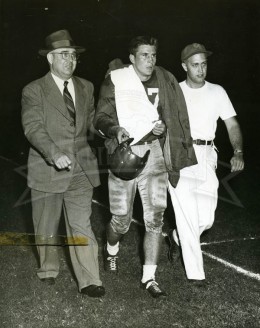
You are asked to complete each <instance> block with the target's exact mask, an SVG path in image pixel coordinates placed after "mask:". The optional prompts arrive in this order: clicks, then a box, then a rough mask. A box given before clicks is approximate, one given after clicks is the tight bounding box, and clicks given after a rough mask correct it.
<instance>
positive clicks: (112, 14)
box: [0, 0, 260, 173]
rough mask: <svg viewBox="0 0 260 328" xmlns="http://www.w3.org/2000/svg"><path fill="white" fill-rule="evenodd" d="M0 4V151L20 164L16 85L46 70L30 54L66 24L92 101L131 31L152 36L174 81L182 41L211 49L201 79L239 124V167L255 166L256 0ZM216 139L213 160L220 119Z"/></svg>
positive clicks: (124, 53) (259, 11)
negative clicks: (224, 98)
mask: <svg viewBox="0 0 260 328" xmlns="http://www.w3.org/2000/svg"><path fill="white" fill-rule="evenodd" d="M0 4H1V5H0V15H1V16H0V18H1V48H0V49H1V50H0V51H1V53H0V55H1V109H0V138H1V146H0V155H1V156H2V157H5V158H8V159H11V160H14V161H16V162H17V163H20V164H21V163H25V162H26V158H27V152H28V144H27V142H26V140H25V137H24V135H23V131H22V127H21V122H20V121H21V119H20V111H21V105H20V101H21V91H22V88H23V87H24V86H25V85H26V84H27V83H29V82H30V81H32V80H34V79H37V78H39V77H41V76H43V75H45V74H46V72H47V71H48V65H47V60H46V58H44V57H41V56H40V55H38V50H39V49H40V48H42V47H44V40H45V37H46V36H47V35H48V34H50V33H52V32H54V31H56V30H59V29H64V28H66V29H68V30H69V31H70V33H71V35H72V38H73V39H74V41H75V43H76V44H78V45H82V46H85V47H86V49H87V51H86V52H85V53H84V54H83V55H82V56H81V58H80V62H79V63H78V66H77V70H76V72H75V74H76V75H79V76H81V77H84V78H86V79H88V80H90V81H92V82H93V83H94V86H95V96H96V99H97V96H98V92H99V88H100V84H101V82H102V80H103V78H104V74H105V72H106V70H107V67H108V63H109V61H110V60H112V59H114V58H116V57H119V58H121V59H122V60H123V61H124V62H128V49H127V45H128V42H129V40H130V39H131V38H132V37H133V36H135V35H141V34H152V35H154V36H156V37H157V38H158V39H159V53H158V60H157V64H158V65H161V66H163V67H165V68H166V69H168V70H170V71H171V72H172V73H173V74H174V75H175V76H176V78H177V79H178V80H179V81H181V80H183V79H184V78H185V75H184V71H183V70H182V67H181V62H180V52H181V50H182V49H183V47H184V46H186V45H187V44H188V43H192V42H199V43H203V44H204V45H205V46H206V48H207V49H209V50H211V51H213V53H214V54H213V56H211V57H210V58H209V68H208V77H207V80H208V81H210V82H213V83H218V84H221V85H222V86H223V87H224V88H225V89H226V91H227V93H228V95H229V96H230V98H231V101H232V103H233V105H234V107H235V109H236V111H237V113H238V119H239V122H240V123H241V128H242V131H243V135H244V143H245V155H246V162H247V168H250V169H252V170H253V172H256V171H254V170H255V169H257V170H258V171H259V167H260V165H259V157H260V156H259V154H260V152H259V150H260V149H259V148H260V147H259V143H258V139H259V133H258V131H259V126H260V125H259V117H260V115H259V103H260V102H259V90H260V83H259V58H260V46H259V36H260V35H259V34H260V33H259V30H260V2H259V0H179V1H176V0H161V1H154V0H150V1H147V0H139V1H135V0H125V1H123V0H111V1H108V0H100V1H97V0H73V1H68V0H62V1H60V0H1V1H0ZM97 142H98V141H97ZM216 144H217V146H218V147H219V148H220V149H221V152H220V155H219V158H220V159H221V160H224V161H227V162H229V159H230V157H231V146H230V145H229V142H227V133H226V130H225V128H224V124H223V123H222V122H219V125H218V131H217V137H216ZM225 150H226V151H225ZM250 165H252V167H251V166H250ZM258 171H257V172H258ZM258 173H259V172H258Z"/></svg>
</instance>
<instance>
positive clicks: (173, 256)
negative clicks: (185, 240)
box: [166, 229, 181, 263]
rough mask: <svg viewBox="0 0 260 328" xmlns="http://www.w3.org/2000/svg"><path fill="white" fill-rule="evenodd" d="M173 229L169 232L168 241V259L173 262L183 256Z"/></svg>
mask: <svg viewBox="0 0 260 328" xmlns="http://www.w3.org/2000/svg"><path fill="white" fill-rule="evenodd" d="M172 233H173V229H171V230H170V231H169V232H168V234H167V237H166V238H167V241H168V246H169V250H168V253H167V255H168V260H169V261H170V262H171V263H173V262H175V261H177V260H178V259H180V258H181V250H180V246H178V245H177V244H176V243H175V240H174V239H173V234H172Z"/></svg>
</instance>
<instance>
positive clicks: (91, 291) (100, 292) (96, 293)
mask: <svg viewBox="0 0 260 328" xmlns="http://www.w3.org/2000/svg"><path fill="white" fill-rule="evenodd" d="M80 292H81V293H82V294H85V295H88V296H89V297H101V296H104V295H105V293H106V291H105V288H104V287H103V286H97V285H89V286H87V287H84V288H82V289H81V291H80Z"/></svg>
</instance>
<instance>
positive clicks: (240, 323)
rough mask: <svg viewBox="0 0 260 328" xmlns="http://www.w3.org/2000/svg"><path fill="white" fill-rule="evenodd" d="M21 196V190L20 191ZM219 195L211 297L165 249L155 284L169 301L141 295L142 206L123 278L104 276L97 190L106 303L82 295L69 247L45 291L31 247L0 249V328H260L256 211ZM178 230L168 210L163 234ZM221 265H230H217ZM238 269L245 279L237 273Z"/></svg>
mask: <svg viewBox="0 0 260 328" xmlns="http://www.w3.org/2000/svg"><path fill="white" fill-rule="evenodd" d="M220 171H221V170H220ZM222 173H223V174H225V172H222ZM13 174H14V173H13ZM9 179H10V176H9ZM220 180H221V177H220ZM233 180H234V181H233V182H232V183H231V182H230V185H232V184H233V185H236V184H237V185H242V184H243V183H251V184H253V183H254V181H248V177H247V176H246V174H244V173H243V174H241V175H240V176H237V177H234V179H233ZM238 180H240V181H238ZM3 181H4V179H3ZM9 182H10V180H9ZM8 185H10V184H8ZM18 186H19V184H18ZM21 187H22V184H21ZM19 192H21V190H20V191H19V188H18V191H17V193H19ZM219 193H220V198H223V199H226V200H220V201H219V204H218V209H217V212H216V220H215V224H214V226H213V228H212V229H211V230H210V231H208V232H207V233H205V234H204V235H203V236H202V239H201V241H202V243H203V246H202V249H203V251H204V252H205V254H204V261H205V271H206V276H207V281H208V283H209V284H208V286H207V288H206V289H203V290H200V289H195V288H194V287H192V286H190V284H189V283H188V282H187V280H186V277H185V272H184V269H183V266H182V263H181V261H177V262H176V263H174V265H171V264H170V263H169V262H168V261H167V256H166V253H167V244H166V242H164V243H163V247H162V252H161V258H160V263H159V265H158V270H157V280H158V282H159V283H160V285H161V287H162V288H163V289H165V290H166V291H167V293H168V297H167V298H166V299H165V300H155V299H152V298H151V297H150V296H149V295H148V293H147V292H146V291H143V290H142V289H140V278H141V268H142V266H141V258H140V254H141V252H140V249H141V240H142V233H143V227H142V220H141V219H140V218H141V216H140V215H141V212H140V209H139V206H138V199H137V200H136V204H137V205H136V209H135V214H134V215H135V219H136V221H137V224H136V223H132V225H131V229H130V231H129V232H128V234H127V235H125V237H124V239H123V241H122V243H121V249H120V273H119V275H118V276H113V275H109V274H106V273H105V272H104V270H103V262H102V245H103V243H104V231H105V225H106V224H107V222H108V220H109V218H110V214H109V211H108V209H107V207H106V206H107V199H106V198H104V190H103V189H102V188H98V189H97V190H96V192H95V202H94V203H93V217H92V222H93V229H94V231H95V233H96V236H97V239H98V243H99V246H100V273H101V279H102V281H103V284H104V286H105V287H106V295H105V297H103V298H102V299H91V298H88V297H86V296H83V295H81V294H79V293H78V291H77V286H76V282H75V279H74V276H73V273H72V271H71V266H70V262H69V258H68V247H60V248H59V251H60V258H61V271H60V275H59V276H58V278H57V281H56V284H55V285H54V286H47V287H46V286H45V285H44V284H42V283H41V282H40V281H39V280H38V278H37V277H36V274H35V271H36V269H37V266H38V263H37V257H36V250H35V247H34V246H25V245H20V246H1V248H0V261H1V273H0V275H1V277H0V278H1V279H0V286H1V299H0V302H1V303H0V304H1V319H0V320H1V325H0V327H1V328H36V327H37V328H61V327H73V328H86V327H88V328H92V327H93V328H94V327H111V328H112V327H114V328H116V327H118V328H119V327H136V328H138V327H150V328H152V327H182V328H193V327H194V328H197V327H205V328H213V327H214V328H222V327H230V328H231V327H238V328H258V327H260V300H259V290H260V289H259V287H260V265H259V255H260V254H259V250H260V239H259V236H260V231H259V223H258V218H257V216H256V214H255V213H257V206H258V204H257V201H256V200H255V199H252V198H251V197H248V196H247V193H246V191H245V190H244V189H243V188H238V187H237V188H236V195H237V197H239V199H240V200H243V201H242V203H243V205H242V206H238V205H236V204H232V201H230V202H228V201H227V199H228V198H229V199H232V197H231V196H232V195H230V194H229V193H228V192H227V190H226V188H225V187H224V186H222V185H221V187H220V190H219ZM2 197H3V196H2ZM2 201H4V199H2ZM6 201H7V200H6ZM3 204H4V203H3ZM21 207H24V208H23V211H22V212H23V213H26V212H27V215H29V213H30V207H29V204H25V205H24V206H20V207H14V208H13V209H12V210H11V212H12V213H13V215H15V213H16V211H17V214H16V215H18V213H19V212H20V214H21ZM138 214H139V215H138ZM26 220H28V221H27V223H25V222H23V224H27V226H30V224H31V223H30V218H27V219H26ZM15 221H16V224H15V222H13V226H16V228H17V227H18V226H19V224H20V228H19V229H20V230H21V222H18V220H17V219H16V220H15ZM23 221H25V220H23ZM173 224H174V222H173V210H172V208H171V205H170V204H169V208H168V209H167V211H166V215H165V225H164V233H165V232H167V231H168V229H169V228H170V227H171V226H172V225H173ZM62 229H63V228H62V227H61V232H62ZM210 256H213V257H214V258H212V257H210ZM219 259H220V260H222V261H225V262H222V263H220V262H219V261H218V260H219ZM239 269H243V270H244V271H242V272H239ZM254 274H255V275H254Z"/></svg>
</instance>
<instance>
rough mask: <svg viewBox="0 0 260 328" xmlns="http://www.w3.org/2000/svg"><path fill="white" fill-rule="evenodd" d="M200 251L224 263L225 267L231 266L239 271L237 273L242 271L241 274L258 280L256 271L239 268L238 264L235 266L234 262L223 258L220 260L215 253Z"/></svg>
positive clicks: (259, 275)
mask: <svg viewBox="0 0 260 328" xmlns="http://www.w3.org/2000/svg"><path fill="white" fill-rule="evenodd" d="M202 253H203V254H204V255H206V256H208V257H210V258H211V259H213V260H216V261H218V262H220V263H222V264H224V266H226V267H229V268H232V269H234V270H235V271H237V272H239V273H242V274H243V275H245V276H247V277H250V278H254V279H256V280H258V281H260V274H258V273H253V272H250V271H248V270H245V269H243V268H241V267H239V266H237V265H234V264H231V263H229V262H227V261H225V260H222V259H221V258H219V257H217V256H215V255H212V254H210V253H208V252H204V251H202Z"/></svg>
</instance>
